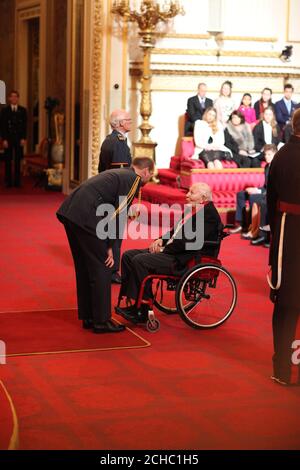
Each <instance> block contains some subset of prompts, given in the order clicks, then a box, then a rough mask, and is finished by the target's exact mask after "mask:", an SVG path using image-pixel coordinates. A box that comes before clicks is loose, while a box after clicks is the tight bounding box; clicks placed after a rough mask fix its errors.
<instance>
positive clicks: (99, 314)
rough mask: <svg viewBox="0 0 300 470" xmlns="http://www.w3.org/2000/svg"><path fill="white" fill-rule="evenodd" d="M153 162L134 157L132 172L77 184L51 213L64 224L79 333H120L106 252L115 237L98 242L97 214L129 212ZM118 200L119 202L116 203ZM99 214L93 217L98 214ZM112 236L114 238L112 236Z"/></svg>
mask: <svg viewBox="0 0 300 470" xmlns="http://www.w3.org/2000/svg"><path fill="white" fill-rule="evenodd" d="M153 172H154V163H153V160H152V159H151V158H149V157H137V158H135V159H134V160H133V163H132V167H130V168H127V169H125V168H123V169H117V170H108V171H105V172H103V173H100V174H99V175H97V176H94V177H92V178H90V179H89V180H87V181H86V182H84V183H82V184H81V185H80V186H79V187H78V188H76V189H75V190H74V191H73V192H72V193H71V194H70V196H68V197H67V198H66V199H65V201H64V202H63V204H62V205H61V206H60V208H59V209H58V211H57V217H58V219H59V220H60V222H62V223H63V224H64V227H65V230H66V234H67V237H68V241H69V245H70V248H71V252H72V256H73V259H74V266H75V271H76V284H77V302H78V316H79V319H80V320H82V321H83V328H86V329H87V328H93V330H94V332H95V333H105V332H112V333H113V332H118V331H122V330H123V329H124V327H123V325H117V324H115V323H113V322H112V321H111V275H112V269H113V264H114V259H113V252H112V247H113V245H114V243H115V242H116V233H113V234H112V235H110V234H109V235H108V237H107V238H106V239H102V238H99V233H98V234H97V233H96V230H97V226H98V224H99V221H100V220H103V217H104V216H103V217H102V218H101V217H100V216H97V214H96V211H97V208H98V210H99V206H100V209H101V205H102V204H111V205H113V206H114V208H115V212H114V213H113V215H112V217H111V220H112V221H114V220H115V219H117V220H119V216H120V214H121V213H123V211H125V210H126V208H127V207H129V206H130V205H131V203H132V201H133V199H134V197H136V195H137V194H138V192H139V188H140V186H141V184H144V183H146V182H148V181H149V180H150V178H151V177H152V175H153ZM120 198H123V202H121V204H120V203H119V201H120ZM98 213H99V212H98ZM117 233H118V232H117Z"/></svg>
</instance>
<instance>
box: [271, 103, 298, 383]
mask: <svg viewBox="0 0 300 470" xmlns="http://www.w3.org/2000/svg"><path fill="white" fill-rule="evenodd" d="M292 125H293V135H292V136H291V138H290V140H289V142H288V143H287V144H285V145H284V146H283V147H282V148H281V149H280V150H279V152H278V153H277V154H276V155H275V157H274V159H273V161H272V164H271V167H270V172H269V179H268V186H267V203H268V216H269V221H270V226H271V233H272V241H271V250H270V264H271V269H272V276H271V279H269V283H270V285H271V287H272V290H271V296H272V300H273V301H274V302H275V305H274V312H273V342H274V356H273V371H274V372H273V376H272V378H273V379H274V380H275V381H276V382H278V383H280V384H282V385H292V384H294V385H300V365H299V362H300V361H299V352H298V353H297V348H298V350H299V340H300V297H299V278H300V244H299V233H300V109H299V110H297V111H295V113H294V116H293V120H292ZM297 340H298V342H297Z"/></svg>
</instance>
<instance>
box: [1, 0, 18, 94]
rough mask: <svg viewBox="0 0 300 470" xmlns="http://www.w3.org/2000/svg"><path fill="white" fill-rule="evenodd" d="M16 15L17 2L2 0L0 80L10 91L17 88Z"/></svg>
mask: <svg viewBox="0 0 300 470" xmlns="http://www.w3.org/2000/svg"><path fill="white" fill-rule="evenodd" d="M14 15H15V0H0V80H4V81H5V83H6V86H7V89H8V90H10V89H11V88H14V87H15V84H14Z"/></svg>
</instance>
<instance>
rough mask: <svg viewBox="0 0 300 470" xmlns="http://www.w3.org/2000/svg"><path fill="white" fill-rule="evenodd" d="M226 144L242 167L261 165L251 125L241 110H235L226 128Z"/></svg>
mask: <svg viewBox="0 0 300 470" xmlns="http://www.w3.org/2000/svg"><path fill="white" fill-rule="evenodd" d="M225 145H226V146H227V147H228V148H230V150H231V152H232V156H233V160H234V161H235V162H236V163H237V165H238V166H239V167H241V168H250V167H252V166H253V167H254V168H256V167H257V166H260V162H258V163H257V162H256V158H257V156H258V155H257V153H256V152H255V149H254V139H253V135H252V132H251V127H250V125H249V124H248V123H247V122H245V117H244V116H243V114H242V113H241V112H240V111H233V113H232V114H231V116H230V118H229V121H228V124H227V126H226V129H225Z"/></svg>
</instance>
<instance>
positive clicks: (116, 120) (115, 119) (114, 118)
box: [109, 109, 128, 129]
mask: <svg viewBox="0 0 300 470" xmlns="http://www.w3.org/2000/svg"><path fill="white" fill-rule="evenodd" d="M127 117H128V113H127V111H126V110H125V109H115V110H114V111H113V112H112V113H111V115H110V117H109V123H110V125H111V127H112V128H113V129H117V128H118V127H120V121H122V120H123V119H127Z"/></svg>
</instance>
